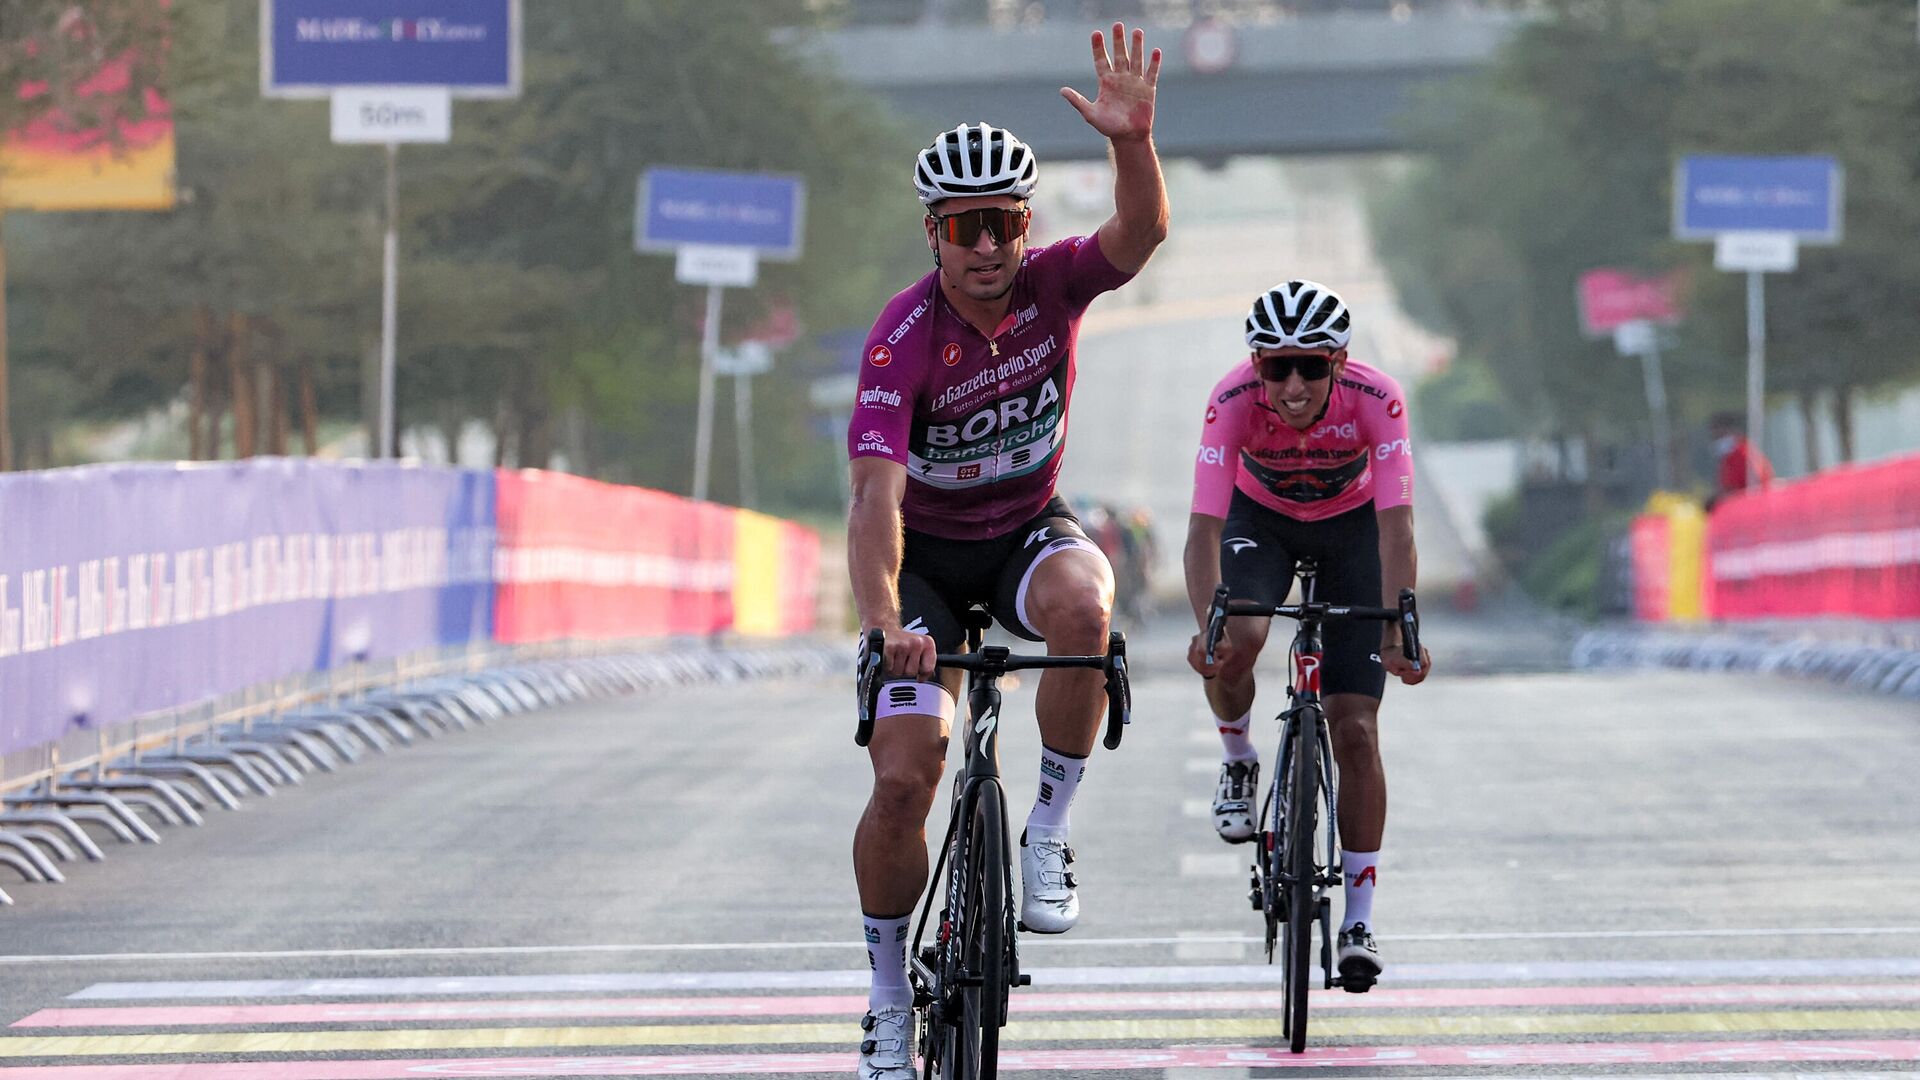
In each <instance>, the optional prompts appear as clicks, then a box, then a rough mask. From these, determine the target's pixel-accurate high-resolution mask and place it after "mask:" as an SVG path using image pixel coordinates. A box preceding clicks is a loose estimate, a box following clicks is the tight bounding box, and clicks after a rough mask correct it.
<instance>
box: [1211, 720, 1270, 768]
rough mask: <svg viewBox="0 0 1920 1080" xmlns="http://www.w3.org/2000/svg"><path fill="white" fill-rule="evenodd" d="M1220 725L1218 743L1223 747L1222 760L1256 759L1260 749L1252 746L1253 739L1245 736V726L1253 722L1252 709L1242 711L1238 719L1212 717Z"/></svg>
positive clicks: (1258, 757)
mask: <svg viewBox="0 0 1920 1080" xmlns="http://www.w3.org/2000/svg"><path fill="white" fill-rule="evenodd" d="M1214 722H1215V723H1217V724H1219V725H1220V745H1221V746H1222V747H1224V748H1225V752H1224V753H1223V754H1222V755H1221V760H1222V761H1258V760H1259V759H1260V751H1258V750H1255V749H1254V748H1253V740H1251V739H1249V738H1247V726H1248V725H1249V724H1251V723H1253V710H1252V709H1248V710H1247V711H1246V712H1244V713H1242V714H1241V716H1240V719H1238V720H1222V719H1220V718H1219V717H1217V716H1216V717H1214Z"/></svg>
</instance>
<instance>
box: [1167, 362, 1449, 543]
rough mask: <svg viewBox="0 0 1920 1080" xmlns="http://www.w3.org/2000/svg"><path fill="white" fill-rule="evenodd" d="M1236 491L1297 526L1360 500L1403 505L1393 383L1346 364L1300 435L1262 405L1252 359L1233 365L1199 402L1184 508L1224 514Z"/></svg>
mask: <svg viewBox="0 0 1920 1080" xmlns="http://www.w3.org/2000/svg"><path fill="white" fill-rule="evenodd" d="M1235 488H1238V489H1239V490H1241V491H1244V492H1246V494H1247V497H1248V498H1250V499H1252V500H1254V501H1255V502H1257V503H1259V504H1260V505H1261V506H1264V507H1266V508H1268V509H1269V510H1274V511H1277V512H1279V513H1282V514H1285V515H1287V516H1288V517H1290V518H1293V519H1295V520H1298V521H1320V520H1323V519H1325V518H1330V517H1333V516H1334V515H1335V514H1343V513H1345V512H1347V511H1348V510H1352V509H1354V508H1355V507H1358V506H1363V505H1365V504H1366V503H1368V502H1369V501H1371V502H1372V503H1373V505H1374V506H1375V508H1377V509H1382V510H1384V509H1386V508H1388V507H1392V506H1411V505H1412V504H1413V444H1412V442H1411V441H1409V440H1408V438H1407V408H1406V404H1405V399H1404V398H1402V397H1401V394H1400V384H1399V383H1397V382H1394V381H1393V378H1392V377H1391V376H1389V375H1387V374H1386V373H1384V372H1382V371H1380V370H1378V369H1376V368H1371V367H1368V366H1367V365H1365V364H1358V363H1354V362H1353V361H1351V360H1349V361H1348V362H1347V365H1346V368H1345V370H1343V371H1342V372H1341V373H1340V374H1339V375H1338V376H1337V377H1335V379H1334V381H1333V389H1332V392H1331V393H1330V394H1328V396H1327V407H1326V409H1325V410H1324V411H1323V412H1321V414H1320V417H1319V419H1317V420H1315V421H1314V422H1313V426H1312V427H1309V428H1308V429H1307V430H1305V431H1300V430H1298V429H1296V428H1294V427H1293V426H1292V425H1290V424H1288V423H1287V422H1286V421H1285V420H1283V419H1281V417H1280V414H1279V413H1277V412H1275V411H1274V409H1273V406H1271V405H1269V404H1267V395H1266V390H1265V387H1264V386H1263V384H1262V383H1261V382H1260V376H1259V375H1257V374H1255V373H1254V370H1253V358H1252V357H1248V358H1247V359H1246V360H1243V361H1241V362H1240V364H1239V365H1238V366H1236V367H1235V368H1234V369H1233V370H1232V371H1230V372H1228V373H1227V377H1226V378H1224V379H1221V380H1220V383H1219V385H1217V386H1215V387H1214V388H1213V394H1212V396H1211V397H1209V398H1208V399H1207V416H1206V424H1205V425H1204V426H1203V427H1202V428H1201V432H1200V456H1199V458H1198V460H1197V461H1196V462H1195V463H1194V469H1193V512H1194V513H1196V514H1209V515H1212V516H1213V517H1218V518H1224V517H1226V516H1227V507H1228V505H1229V504H1230V503H1231V502H1232V501H1233V492H1234V489H1235Z"/></svg>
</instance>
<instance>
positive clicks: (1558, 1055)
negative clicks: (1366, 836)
mask: <svg viewBox="0 0 1920 1080" xmlns="http://www.w3.org/2000/svg"><path fill="white" fill-rule="evenodd" d="M1807 1061H1835V1062H1858V1061H1877V1062H1913V1061H1920V1040H1914V1039H1897V1040H1876V1041H1862V1042H1852V1041H1849V1042H1827V1041H1816V1040H1800V1041H1791V1042H1685V1043H1679V1042H1672V1043H1569V1044H1564V1045H1557V1046H1556V1045H1551V1044H1544V1043H1508V1044H1501V1045H1482V1046H1456V1045H1448V1046H1388V1047H1378V1048H1368V1047H1327V1048H1324V1049H1309V1050H1308V1051H1307V1052H1306V1053H1304V1054H1289V1053H1287V1052H1286V1051H1285V1050H1284V1049H1271V1048H1265V1047H1246V1046H1241V1047H1234V1046H1198V1047H1184V1048H1176V1049H1170V1050H1125V1049H1095V1050H1024V1051H1002V1052H1001V1054H1000V1068H1001V1069H1003V1070H1008V1071H1019V1072H1095V1071H1108V1070H1117V1069H1246V1068H1263V1069H1273V1068H1301V1069H1315V1068H1369V1067H1371V1068H1405V1067H1407V1066H1415V1067H1428V1068H1447V1067H1458V1066H1508V1067H1532V1066H1546V1065H1568V1066H1580V1065H1599V1066H1608V1065H1615V1066H1617V1065H1675V1064H1686V1065H1714V1064H1740V1063H1754V1062H1807ZM853 1063H854V1059H853V1056H852V1055H851V1054H844V1053H843V1054H675V1055H647V1056H634V1057H520V1058H431V1059H418V1060H411V1061H407V1060H384V1061H372V1060H368V1061H338V1060H335V1061H249V1062H226V1063H218V1064H177V1063H176V1064H171V1065H29V1066H22V1067H15V1068H0V1080H186V1078H188V1077H191V1078H192V1080H412V1078H415V1077H435V1076H496V1077H497V1076H693V1075H725V1074H742V1073H746V1074H754V1073H759V1074H765V1073H843V1074H844V1073H846V1072H847V1071H849V1070H850V1069H851V1068H852V1067H853Z"/></svg>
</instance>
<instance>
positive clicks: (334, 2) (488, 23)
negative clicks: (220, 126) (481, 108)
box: [260, 0, 520, 98]
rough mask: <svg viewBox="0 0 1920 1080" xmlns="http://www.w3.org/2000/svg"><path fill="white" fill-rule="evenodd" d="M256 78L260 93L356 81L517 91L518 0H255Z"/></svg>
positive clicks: (468, 93)
mask: <svg viewBox="0 0 1920 1080" xmlns="http://www.w3.org/2000/svg"><path fill="white" fill-rule="evenodd" d="M260 85H261V92H262V93H264V94H266V95H267V96H268V97H323V96H325V95H326V94H328V93H331V92H332V91H334V90H336V89H339V88H341V87H356V86H383V87H384V86H436V87H438V86H444V87H448V88H449V89H451V90H452V92H453V96H454V97H468V98H479V97H517V96H519V93H520V0H261V3H260Z"/></svg>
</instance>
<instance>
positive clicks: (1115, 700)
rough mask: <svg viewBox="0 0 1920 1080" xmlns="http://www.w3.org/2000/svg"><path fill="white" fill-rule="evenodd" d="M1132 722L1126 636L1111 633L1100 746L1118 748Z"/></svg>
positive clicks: (1110, 748) (1108, 643) (1108, 638)
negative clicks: (1105, 702) (1105, 729)
mask: <svg viewBox="0 0 1920 1080" xmlns="http://www.w3.org/2000/svg"><path fill="white" fill-rule="evenodd" d="M1131 723H1133V687H1132V686H1131V684H1129V683H1128V682H1127V636H1126V635H1125V634H1122V633H1121V632H1120V631H1118V630H1115V631H1113V632H1112V633H1111V634H1108V635H1107V735H1106V738H1104V739H1102V740H1101V745H1103V746H1105V747H1106V748H1107V749H1109V750H1118V749H1119V748H1120V738H1121V736H1122V735H1124V734H1125V733H1126V728H1127V725H1128V724H1131Z"/></svg>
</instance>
